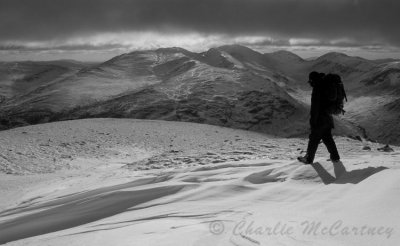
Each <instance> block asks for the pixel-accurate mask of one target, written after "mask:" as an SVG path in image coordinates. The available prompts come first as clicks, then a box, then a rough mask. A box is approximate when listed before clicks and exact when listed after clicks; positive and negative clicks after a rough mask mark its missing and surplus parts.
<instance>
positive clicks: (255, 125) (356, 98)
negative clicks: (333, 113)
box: [0, 45, 399, 141]
mask: <svg viewBox="0 0 400 246" xmlns="http://www.w3.org/2000/svg"><path fill="white" fill-rule="evenodd" d="M396 64H398V63H396V61H390V62H386V63H385V62H381V63H377V62H375V61H370V60H366V59H363V58H360V57H351V56H347V55H345V54H341V53H335V52H331V53H328V54H325V55H323V56H321V57H318V58H316V59H314V60H304V59H302V58H301V57H299V56H297V55H295V54H293V53H291V52H288V51H278V52H273V53H265V54H262V53H259V52H257V51H254V50H252V49H250V48H248V47H245V46H241V45H224V46H221V47H216V48H211V49H209V50H207V51H205V52H200V53H195V52H190V51H188V50H185V49H182V48H179V47H172V48H162V49H156V50H144V51H134V52H131V53H127V54H122V55H120V56H117V57H114V58H112V59H110V60H108V61H106V62H104V63H100V64H92V65H91V66H84V67H77V68H76V69H75V70H73V69H72V70H68V72H59V74H56V73H55V72H54V74H55V75H54V77H56V78H57V79H55V80H51V82H43V83H41V82H40V81H35V80H34V82H33V83H32V85H35V86H33V87H32V88H31V89H29V90H27V91H26V92H23V93H19V94H14V95H12V96H8V97H7V98H5V99H3V103H1V104H0V110H1V124H2V125H3V128H9V127H14V126H20V125H25V124H36V123H42V122H48V121H57V120H67V119H78V118H88V117H118V118H142V119H164V120H174V121H191V122H200V123H207V124H214V125H222V126H228V127H233V128H241V129H249V130H255V131H261V132H267V133H275V134H277V135H281V136H295V135H302V134H303V135H304V134H305V133H306V132H307V128H308V126H307V118H308V109H309V93H310V89H311V88H310V87H309V85H308V83H307V80H308V74H309V72H311V71H313V70H316V71H320V72H325V73H338V74H340V75H341V77H342V79H343V81H344V83H345V88H346V90H347V93H348V97H349V99H350V101H349V102H348V103H347V104H346V105H345V110H346V111H347V113H346V114H345V115H344V116H342V117H338V118H337V119H336V122H337V126H338V127H337V131H338V133H339V134H342V135H343V134H344V135H357V134H360V133H357V132H358V130H357V129H358V128H359V129H361V130H362V129H363V131H364V133H365V134H364V136H365V137H366V136H368V137H370V138H372V139H376V140H379V141H386V140H387V139H388V137H387V136H388V135H389V134H390V133H389V132H385V131H386V129H392V128H391V127H387V128H385V129H383V132H385V134H383V135H382V134H381V135H379V134H375V132H379V131H378V130H376V129H379V127H377V126H373V125H371V124H369V122H368V121H369V120H370V115H371V112H375V114H378V115H379V117H382V119H385V120H386V119H387V121H388V122H389V123H388V124H395V123H394V122H392V120H391V118H388V117H386V116H385V115H395V116H396V115H398V114H399V112H397V111H396V110H393V108H396V107H393V106H391V105H393V103H395V102H397V101H396V100H397V99H398V98H399V97H398V96H397V95H398V93H397V91H398V87H397V81H398V77H397V74H398V70H397V69H398V67H397V65H396ZM53 66H56V67H58V66H60V64H53ZM43 77H44V78H45V76H43ZM396 93H397V94H396ZM388 95H390V97H388ZM366 96H367V97H366ZM376 97H379V100H381V101H382V102H381V103H380V104H379V106H378V104H376V103H374V100H375V101H376V100H378V99H376ZM366 98H368V100H367V99H366ZM382 98H386V99H382ZM385 105H388V106H387V107H385V108H388V110H389V111H390V113H381V112H386V111H388V110H386V111H385V110H381V109H380V108H379V107H380V106H385ZM379 117H378V118H379ZM282 126H285V127H282ZM390 141H392V140H390Z"/></svg>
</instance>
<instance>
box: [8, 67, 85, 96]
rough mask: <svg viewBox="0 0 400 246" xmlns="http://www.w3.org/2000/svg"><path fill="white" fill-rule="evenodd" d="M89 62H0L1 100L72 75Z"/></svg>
mask: <svg viewBox="0 0 400 246" xmlns="http://www.w3.org/2000/svg"><path fill="white" fill-rule="evenodd" d="M86 66H89V64H85V63H80V62H76V61H70V60H59V61H46V62H32V61H22V62H0V102H1V101H4V100H5V99H9V98H12V97H15V96H20V95H23V94H26V93H29V92H30V91H33V90H35V89H36V88H38V87H40V86H44V85H47V84H49V83H52V82H55V81H57V80H60V79H61V78H63V77H66V76H68V75H72V74H74V73H76V72H77V71H79V70H80V69H82V68H84V67H86Z"/></svg>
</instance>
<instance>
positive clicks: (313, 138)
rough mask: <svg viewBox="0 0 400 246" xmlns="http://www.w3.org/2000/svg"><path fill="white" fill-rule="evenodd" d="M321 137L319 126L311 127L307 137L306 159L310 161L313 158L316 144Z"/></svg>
mask: <svg viewBox="0 0 400 246" xmlns="http://www.w3.org/2000/svg"><path fill="white" fill-rule="evenodd" d="M321 139H322V129H321V128H314V129H311V133H310V136H309V139H308V146H307V155H306V157H307V160H308V161H309V162H310V163H312V162H313V161H314V158H315V153H316V152H317V149H318V144H319V142H320V141H321Z"/></svg>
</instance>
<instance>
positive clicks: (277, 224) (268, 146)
mask: <svg viewBox="0 0 400 246" xmlns="http://www.w3.org/2000/svg"><path fill="white" fill-rule="evenodd" d="M100 133H101V134H100ZM0 136H1V138H0V141H8V143H7V148H9V149H11V150H12V151H8V152H13V151H16V150H17V149H18V148H21V149H22V152H21V153H23V155H26V156H24V157H23V156H22V157H21V155H19V157H18V156H14V157H13V158H11V156H13V155H12V154H11V153H8V152H6V151H5V148H4V147H3V146H4V144H5V143H4V142H3V143H2V144H1V146H2V149H1V152H0V153H2V156H3V157H6V158H8V159H9V160H11V162H6V163H5V162H1V165H2V167H3V166H4V165H9V169H10V170H23V172H20V173H18V172H16V173H14V175H10V174H8V175H6V174H1V175H0V177H1V179H0V191H1V193H0V195H1V203H0V205H1V206H0V207H1V208H2V209H3V210H2V211H1V212H0V243H5V242H9V243H8V244H7V245H68V246H71V245H111V244H112V245H185V246H186V245H398V241H399V239H400V237H399V229H400V224H399V221H400V220H399V219H400V213H399V207H400V206H399V205H400V198H399V196H398V195H397V194H398V190H399V188H400V183H399V180H400V179H399V176H400V170H399V168H398V163H399V160H400V151H399V148H398V147H396V146H393V148H394V149H395V151H394V152H390V153H385V152H378V151H377V150H376V149H377V147H379V145H378V144H374V143H369V142H366V143H362V142H358V141H355V140H351V139H347V138H336V141H337V145H338V147H339V151H340V153H341V155H342V162H341V163H335V164H332V163H331V162H329V161H327V160H326V157H327V153H326V150H325V148H324V146H321V147H320V149H319V151H318V155H317V159H316V161H317V163H315V164H313V165H302V164H300V163H298V162H296V161H295V160H293V159H294V158H295V157H296V156H297V155H300V151H301V150H302V149H304V148H305V146H306V140H305V139H296V138H293V139H283V138H273V137H271V136H268V135H264V134H260V133H254V132H248V131H241V130H234V129H228V128H223V127H217V126H207V125H200V124H193V123H182V122H180V123H179V122H163V121H145V120H128V119H88V120H77V121H66V122H58V123H51V124H43V125H37V126H29V127H24V128H16V129H13V130H9V131H3V132H0ZM11 136H13V137H11ZM49 138H51V139H52V141H53V142H54V143H55V144H53V145H50V146H47V148H46V151H42V152H41V151H39V149H40V147H38V144H40V143H41V142H42V141H44V140H48V139H49ZM82 141H85V142H86V143H87V144H86V145H84V146H85V147H78V146H81V145H80V144H81V143H82ZM60 142H63V143H68V144H63V145H62V146H68V148H69V149H70V150H72V151H71V158H70V160H68V161H66V160H63V159H61V158H60V156H61V155H62V153H63V152H62V151H63V148H66V147H60V145H59V143H60ZM17 143H18V144H17ZM365 144H368V145H369V146H370V147H371V149H372V150H371V151H363V150H362V146H363V145H365ZM97 146H99V147H97ZM27 149H31V150H32V153H37V155H36V156H31V155H29V153H28V152H26V151H25V150H27ZM56 150H57V151H56ZM29 158H30V159H31V160H32V162H31V163H30V162H29V161H28V160H29ZM35 158H36V159H40V160H42V161H46V160H48V159H52V158H55V159H56V160H55V162H54V163H53V164H52V166H50V167H49V168H48V169H43V168H42V167H41V165H40V161H35ZM0 160H1V161H2V159H0ZM61 160H63V161H61ZM204 160H207V161H204ZM165 163H169V164H168V166H163V164H165ZM17 167H20V168H17ZM55 167H57V168H55ZM16 174H18V175H16ZM21 174H24V175H22V176H21ZM313 224H314V225H315V227H312V225H313ZM307 226H308V227H307ZM325 227H326V228H328V229H324V228H325ZM332 228H333V229H332ZM363 228H364V229H363ZM374 230H375V231H374ZM346 232H347V234H346Z"/></svg>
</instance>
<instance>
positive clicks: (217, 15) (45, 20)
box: [0, 0, 400, 46]
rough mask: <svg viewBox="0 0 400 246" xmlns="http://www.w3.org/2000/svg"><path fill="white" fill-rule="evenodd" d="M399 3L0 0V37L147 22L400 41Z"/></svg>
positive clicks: (50, 35)
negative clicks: (399, 27)
mask: <svg viewBox="0 0 400 246" xmlns="http://www.w3.org/2000/svg"><path fill="white" fill-rule="evenodd" d="M399 9H400V1H398V0H0V41H6V40H19V41H22V40H34V41H43V40H52V39H63V38H68V37H77V36H79V35H90V34H94V33H101V32H116V31H122V32H124V31H143V30H145V31H160V32H185V31H191V32H199V33H205V34H215V33H218V34H221V33H222V34H227V35H264V34H266V35H270V36H276V37H278V38H288V37H303V38H315V39H321V40H329V39H335V38H343V37H346V38H353V39H356V40H360V42H367V41H373V42H376V41H379V42H387V43H389V44H392V45H397V46H400V32H399V31H398V23H400V15H399V13H398V11H399Z"/></svg>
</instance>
